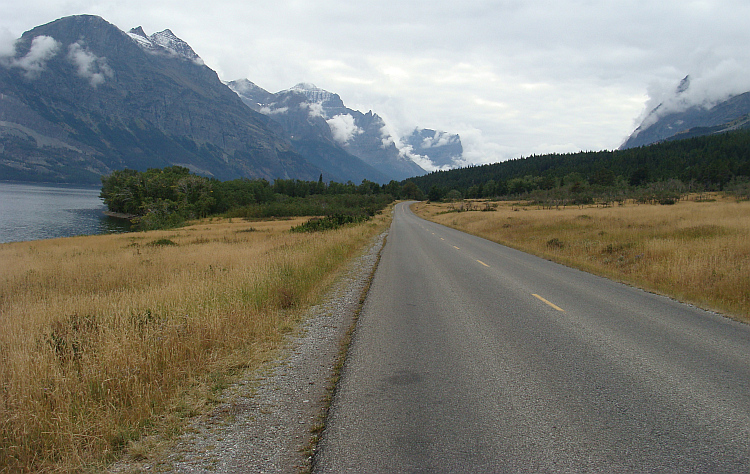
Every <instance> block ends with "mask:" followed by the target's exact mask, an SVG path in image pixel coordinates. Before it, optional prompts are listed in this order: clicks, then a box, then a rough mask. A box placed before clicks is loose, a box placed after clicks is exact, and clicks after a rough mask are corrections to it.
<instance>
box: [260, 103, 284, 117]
mask: <svg viewBox="0 0 750 474" xmlns="http://www.w3.org/2000/svg"><path fill="white" fill-rule="evenodd" d="M271 105H273V104H271ZM288 110H289V107H279V108H278V109H277V108H271V107H269V106H265V107H261V108H260V110H259V112H260V113H262V114H263V115H276V114H285V113H287V111H288Z"/></svg>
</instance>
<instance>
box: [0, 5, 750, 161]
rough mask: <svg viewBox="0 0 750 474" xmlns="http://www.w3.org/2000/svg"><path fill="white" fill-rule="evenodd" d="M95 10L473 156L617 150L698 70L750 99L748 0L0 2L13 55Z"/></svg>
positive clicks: (709, 91) (1, 38) (218, 63)
mask: <svg viewBox="0 0 750 474" xmlns="http://www.w3.org/2000/svg"><path fill="white" fill-rule="evenodd" d="M81 13H88V14H95V15H100V16H102V17H103V18H104V19H105V20H107V21H109V22H111V23H113V24H115V25H116V26H118V27H119V28H120V29H122V30H125V31H127V30H129V29H130V28H132V27H135V26H143V28H144V30H145V32H146V33H147V34H151V33H154V32H156V31H161V30H163V29H166V28H169V29H171V30H172V31H173V32H174V33H175V34H176V35H177V36H179V37H180V38H182V39H183V40H185V41H187V42H188V43H189V44H190V45H191V46H192V47H193V49H194V50H195V51H196V53H198V54H199V55H200V56H201V57H202V58H203V60H204V61H205V63H206V65H208V66H209V67H211V68H212V69H214V70H216V71H217V72H218V73H219V76H220V77H221V78H222V79H223V80H233V79H240V78H248V79H250V80H251V81H253V82H255V83H256V84H258V85H259V86H261V87H263V88H265V89H267V90H270V91H272V92H276V91H279V90H282V89H288V88H290V87H292V86H293V85H295V84H297V83H299V82H310V83H314V84H315V85H317V86H318V87H322V88H324V89H326V90H329V91H332V92H336V93H338V94H339V95H341V98H342V99H343V100H344V103H345V104H346V105H347V106H349V107H351V108H354V109H359V110H361V111H363V112H366V111H368V110H373V111H374V112H376V113H378V114H380V115H381V116H383V117H384V118H385V119H386V121H387V122H388V123H389V125H390V126H391V127H392V128H393V131H394V132H395V133H396V134H397V135H401V134H404V133H409V132H410V131H411V130H412V129H413V128H414V127H415V126H421V127H425V128H435V129H441V130H445V131H449V132H454V133H460V134H461V138H462V141H463V143H464V149H465V156H466V158H467V159H468V160H469V161H470V162H474V163H481V162H495V161H500V160H504V159H508V158H515V157H518V156H522V155H523V156H528V155H530V154H532V153H548V152H568V151H578V150H599V149H613V148H617V147H618V146H619V145H620V144H621V143H622V141H623V140H624V139H625V138H626V137H627V136H628V135H629V134H630V133H631V132H632V131H633V129H634V128H635V127H636V125H637V124H638V123H639V121H640V119H641V118H642V117H643V115H644V113H645V112H646V110H647V109H648V108H649V107H651V106H652V105H655V104H656V103H659V102H660V101H662V100H664V99H665V98H666V97H667V95H666V94H668V93H669V92H671V91H672V90H674V88H675V87H676V86H677V84H678V83H679V81H680V79H682V78H683V77H684V76H685V75H687V74H690V75H691V76H692V78H693V82H692V83H691V95H690V96H689V97H688V99H689V100H690V101H692V102H694V103H706V101H708V102H710V101H715V100H719V99H721V98H723V97H726V95H727V94H730V93H739V92H744V91H747V90H750V74H748V73H749V72H750V48H748V45H749V44H750V28H748V27H749V26H750V2H747V1H746V0H742V1H736V0H717V1H708V0H706V1H689V0H667V1H654V0H645V1H642V0H630V1H619V0H600V1H590V0H577V1H573V0H540V1H533V0H531V1H530V0H524V1H517V0H503V1H489V0H488V1H485V0H479V1H477V0H470V2H468V4H466V5H461V4H459V2H456V1H455V0H430V1H422V0H419V1H413V0H406V1H403V0H402V1H398V2H397V1H391V0H379V1H357V0H347V1H343V0H324V1H316V0H313V1H311V0H274V1H269V0H264V1H249V2H248V1H246V0H231V1H215V2H210V3H208V4H207V3H206V2H204V1H195V0H182V1H173V0H160V1H158V2H155V1H153V0H149V1H143V0H130V1H128V2H120V1H110V0H100V1H89V0H67V1H52V0H48V1H44V0H26V1H24V2H23V3H22V4H20V5H19V4H18V3H17V2H3V3H2V5H0V53H2V49H3V48H6V49H7V44H9V42H10V39H13V38H17V37H19V36H20V35H21V34H22V33H23V32H24V31H26V30H28V29H31V28H33V27H35V26H37V25H41V24H44V23H48V22H50V21H53V20H55V19H57V18H60V17H63V16H67V15H73V14H81ZM672 106H673V107H674V108H677V107H683V106H685V104H684V103H679V104H678V103H674V104H672Z"/></svg>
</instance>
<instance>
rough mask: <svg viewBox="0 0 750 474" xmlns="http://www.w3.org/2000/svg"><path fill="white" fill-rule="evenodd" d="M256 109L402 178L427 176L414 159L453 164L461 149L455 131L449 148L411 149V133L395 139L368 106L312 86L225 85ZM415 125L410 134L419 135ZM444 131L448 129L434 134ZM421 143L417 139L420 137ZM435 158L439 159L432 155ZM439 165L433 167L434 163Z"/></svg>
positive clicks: (295, 132)
mask: <svg viewBox="0 0 750 474" xmlns="http://www.w3.org/2000/svg"><path fill="white" fill-rule="evenodd" d="M227 84H228V85H229V87H230V88H231V89H232V90H234V91H235V92H236V93H237V94H238V95H239V96H240V97H241V98H242V100H243V101H244V102H245V103H246V104H247V105H248V106H249V107H251V108H253V109H254V110H256V111H258V112H261V113H264V114H266V115H268V116H269V117H271V118H273V119H274V120H276V121H278V122H279V123H281V124H282V126H283V127H284V128H285V129H286V130H287V131H288V132H289V133H290V134H291V135H292V136H295V137H300V136H304V137H306V139H308V140H309V139H317V140H322V141H325V142H328V143H330V142H331V141H333V143H334V145H335V146H338V147H340V148H341V149H343V150H344V151H346V152H348V153H350V154H352V155H354V156H356V157H358V158H360V159H361V160H362V161H364V162H365V163H367V164H368V165H370V166H372V167H374V168H375V169H377V170H378V171H380V172H382V173H384V174H386V175H390V176H392V177H395V178H396V179H398V180H403V179H406V178H409V177H413V176H419V175H423V174H425V173H426V172H427V171H426V170H425V169H424V168H422V167H421V166H420V165H419V164H418V163H417V162H416V160H415V159H414V158H417V159H421V160H423V161H426V162H430V165H432V166H435V167H440V166H451V165H453V166H455V165H456V164H457V163H458V161H459V160H460V158H461V156H462V153H463V148H462V146H461V144H460V137H459V136H458V135H450V136H451V137H452V139H451V140H452V147H451V148H450V150H444V149H441V147H442V146H443V145H444V144H443V143H441V144H440V146H439V147H436V148H435V149H431V150H428V148H429V147H423V148H419V147H415V146H413V145H412V144H411V141H412V136H408V137H404V139H402V138H400V137H394V136H392V135H391V132H390V131H389V130H388V127H387V125H386V123H385V121H384V120H383V119H382V118H381V117H380V116H379V115H378V114H376V113H374V112H373V111H372V110H370V111H368V112H366V113H363V112H361V111H358V110H353V109H351V108H348V107H346V105H345V104H344V102H343V101H342V100H341V97H340V96H339V95H338V94H336V93H333V92H329V91H326V90H324V89H321V88H319V87H317V86H315V85H314V84H310V83H299V84H297V85H295V86H293V87H291V88H289V89H285V90H282V91H279V92H276V93H271V92H269V91H266V90H265V89H263V88H261V87H259V86H257V85H256V84H254V83H252V82H251V81H250V80H248V79H239V80H235V81H231V82H228V83H227ZM418 130H422V129H419V128H416V129H415V131H414V132H413V134H412V135H414V134H418ZM433 133H440V134H443V135H445V134H446V132H433ZM419 143H421V140H420V141H419ZM416 148H419V150H420V153H419V154H417V153H415V151H414V150H415V149H416ZM434 157H437V158H438V159H437V161H435V160H434V159H433V158H434ZM436 162H437V163H439V164H438V165H434V163H436Z"/></svg>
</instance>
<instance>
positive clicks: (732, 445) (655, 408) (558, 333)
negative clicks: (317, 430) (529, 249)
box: [314, 204, 750, 473]
mask: <svg viewBox="0 0 750 474" xmlns="http://www.w3.org/2000/svg"><path fill="white" fill-rule="evenodd" d="M552 471H555V472H557V471H561V472H744V473H748V472H750V326H748V325H744V324H740V323H737V322H734V321H731V320H729V319H726V318H724V317H722V316H719V315H716V314H712V313H708V312H705V311H701V310H698V309H696V308H693V307H691V306H688V305H684V304H681V303H678V302H675V301H672V300H670V299H668V298H664V297H661V296H657V295H653V294H649V293H646V292H643V291H640V290H637V289H633V288H630V287H627V286H624V285H621V284H617V283H614V282H611V281H609V280H606V279H602V278H598V277H595V276H592V275H590V274H587V273H583V272H580V271H576V270H572V269H570V268H566V267H563V266H560V265H557V264H554V263H551V262H548V261H546V260H543V259H539V258H536V257H532V256H529V255H527V254H524V253H521V252H518V251H515V250H511V249H508V248H506V247H503V246H500V245H497V244H494V243H492V242H489V241H487V240H484V239H480V238H476V237H473V236H470V235H468V234H465V233H462V232H458V231H455V230H452V229H449V228H447V227H443V226H440V225H437V224H433V223H430V222H427V221H425V220H422V219H420V218H418V217H416V216H415V215H414V214H412V213H411V211H409V210H408V207H407V206H406V205H404V204H400V205H399V206H397V207H396V210H395V217H394V221H393V224H392V227H391V230H390V234H389V236H388V241H387V244H386V246H385V248H384V249H383V254H382V259H381V262H380V265H379V267H378V270H377V272H376V274H375V276H374V279H373V282H372V287H371V290H370V293H369V295H368V298H367V300H366V302H365V305H364V308H363V310H362V314H361V315H360V319H359V323H358V325H357V329H356V331H355V334H354V338H353V341H352V344H351V346H350V350H349V353H348V357H347V361H346V364H345V367H344V370H343V374H342V378H341V380H340V383H339V387H338V390H337V392H336V394H335V397H334V401H333V405H332V407H331V410H330V413H329V417H328V420H327V425H326V429H325V431H324V433H323V437H322V440H321V442H320V444H319V450H318V453H317V454H316V457H315V460H314V472H337V473H339V472H552Z"/></svg>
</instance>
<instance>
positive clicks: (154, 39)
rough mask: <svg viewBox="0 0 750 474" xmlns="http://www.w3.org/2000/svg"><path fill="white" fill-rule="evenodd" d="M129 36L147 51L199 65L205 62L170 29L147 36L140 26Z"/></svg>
mask: <svg viewBox="0 0 750 474" xmlns="http://www.w3.org/2000/svg"><path fill="white" fill-rule="evenodd" d="M128 36H130V37H131V38H132V39H133V40H134V41H135V42H136V43H138V46H140V47H141V48H143V49H145V50H146V51H150V52H154V53H166V54H170V55H172V56H175V57H179V58H183V59H188V60H190V61H194V62H195V63H197V64H203V60H202V59H201V58H200V56H198V55H197V54H196V53H195V51H193V48H191V47H190V45H189V44H187V43H186V42H184V41H182V40H181V39H180V38H178V37H177V36H176V35H175V34H174V33H172V30H170V29H166V30H164V31H160V32H158V33H154V34H152V35H151V36H146V33H145V32H144V31H143V28H142V27H140V26H139V27H137V28H133V29H132V30H130V31H129V32H128Z"/></svg>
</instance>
